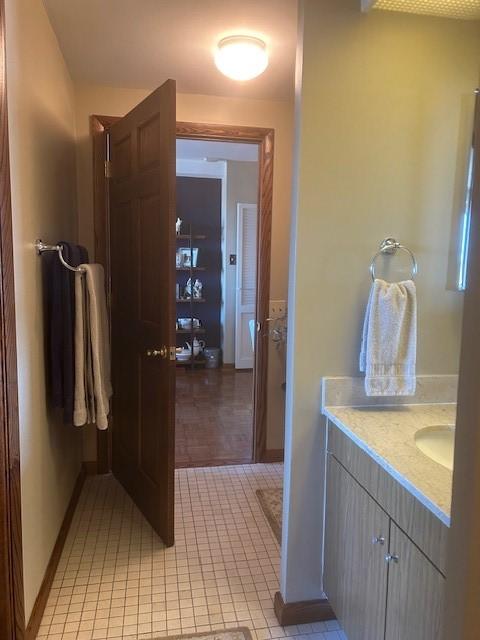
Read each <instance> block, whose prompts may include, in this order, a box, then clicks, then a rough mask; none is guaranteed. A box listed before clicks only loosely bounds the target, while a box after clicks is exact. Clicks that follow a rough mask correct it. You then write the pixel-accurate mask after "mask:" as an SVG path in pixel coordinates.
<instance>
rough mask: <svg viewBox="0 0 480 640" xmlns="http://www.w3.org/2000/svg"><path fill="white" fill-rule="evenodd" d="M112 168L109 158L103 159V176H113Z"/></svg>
mask: <svg viewBox="0 0 480 640" xmlns="http://www.w3.org/2000/svg"><path fill="white" fill-rule="evenodd" d="M112 169H113V167H112V161H111V160H105V177H106V178H113V171H112Z"/></svg>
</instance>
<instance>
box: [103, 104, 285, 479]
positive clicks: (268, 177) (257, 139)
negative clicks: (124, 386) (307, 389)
mask: <svg viewBox="0 0 480 640" xmlns="http://www.w3.org/2000/svg"><path fill="white" fill-rule="evenodd" d="M119 119H120V118H119V117H115V116H105V115H92V116H90V132H91V137H92V147H93V218H94V220H93V224H94V235H95V260H97V261H98V262H101V263H102V264H103V265H104V267H105V274H106V280H107V283H106V285H107V295H108V297H109V296H110V249H109V235H110V234H109V206H108V178H107V177H106V174H108V171H106V170H105V167H106V166H108V165H106V162H107V161H108V156H107V153H108V152H107V135H108V129H109V127H110V126H111V125H112V124H113V123H114V122H116V121H117V120H119ZM176 137H177V138H187V139H189V140H217V141H222V142H242V143H247V144H256V145H258V165H259V180H258V226H257V242H258V249H257V295H256V303H257V304H256V314H257V336H256V349H255V365H254V367H255V369H254V372H255V375H254V392H253V455H252V459H253V461H254V462H263V461H266V451H267V381H268V343H269V340H268V331H267V330H266V329H267V327H268V316H269V307H270V260H271V236H272V201H273V156H274V138H275V132H274V130H273V129H269V128H263V127H249V126H234V125H223V124H205V123H198V122H177V129H176ZM113 420H115V416H113ZM110 431H111V430H110V429H108V430H107V431H97V468H98V472H99V473H107V472H108V471H109V470H110V468H111V464H110V460H111V449H112V446H111V437H112V436H111V433H110Z"/></svg>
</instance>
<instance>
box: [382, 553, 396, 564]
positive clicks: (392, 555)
mask: <svg viewBox="0 0 480 640" xmlns="http://www.w3.org/2000/svg"><path fill="white" fill-rule="evenodd" d="M398 560H399V557H398V556H397V555H396V554H395V553H387V555H386V556H385V562H387V563H388V564H390V563H391V562H393V563H395V564H397V563H398Z"/></svg>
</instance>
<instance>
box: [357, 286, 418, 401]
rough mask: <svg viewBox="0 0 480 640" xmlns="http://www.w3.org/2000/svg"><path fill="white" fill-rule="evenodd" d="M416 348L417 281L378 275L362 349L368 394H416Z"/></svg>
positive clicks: (369, 305)
mask: <svg viewBox="0 0 480 640" xmlns="http://www.w3.org/2000/svg"><path fill="white" fill-rule="evenodd" d="M416 352H417V294H416V288H415V283H414V282H413V280H405V281H403V282H385V280H380V279H376V280H375V281H374V283H373V284H372V288H371V290H370V296H369V298H368V304H367V309H366V312H365V320H364V325H363V334H362V346H361V350H360V371H362V372H364V373H365V392H366V394H367V396H412V395H414V394H415V387H416V377H415V365H416Z"/></svg>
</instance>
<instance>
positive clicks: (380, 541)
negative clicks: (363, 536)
mask: <svg viewBox="0 0 480 640" xmlns="http://www.w3.org/2000/svg"><path fill="white" fill-rule="evenodd" d="M372 544H380V545H384V544H385V538H384V537H383V536H373V538H372Z"/></svg>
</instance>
